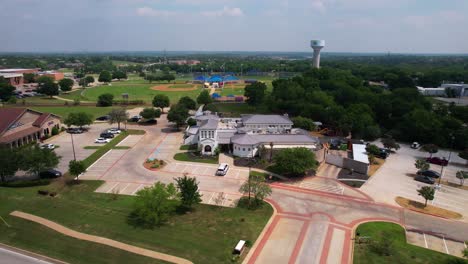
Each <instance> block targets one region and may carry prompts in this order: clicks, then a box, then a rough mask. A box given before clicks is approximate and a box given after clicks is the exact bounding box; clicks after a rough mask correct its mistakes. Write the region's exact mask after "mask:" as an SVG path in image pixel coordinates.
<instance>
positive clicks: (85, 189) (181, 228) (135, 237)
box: [0, 181, 273, 264]
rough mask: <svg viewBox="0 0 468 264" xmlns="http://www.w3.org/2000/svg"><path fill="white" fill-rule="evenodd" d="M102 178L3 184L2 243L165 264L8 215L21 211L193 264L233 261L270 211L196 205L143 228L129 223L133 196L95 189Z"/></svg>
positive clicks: (89, 258) (79, 257)
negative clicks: (238, 248) (42, 192)
mask: <svg viewBox="0 0 468 264" xmlns="http://www.w3.org/2000/svg"><path fill="white" fill-rule="evenodd" d="M101 184H102V182H100V181H83V182H81V183H80V184H76V185H63V184H60V182H54V183H52V184H51V185H50V186H41V187H28V188H6V187H0V200H1V201H2V206H1V207H0V216H2V217H3V218H4V219H5V221H6V222H8V224H9V225H11V226H12V227H10V228H9V227H7V226H6V225H4V224H3V223H2V222H0V232H1V234H2V235H1V236H0V242H2V243H6V244H11V245H14V246H17V247H21V248H25V249H28V250H31V251H34V252H38V253H42V254H45V255H49V256H51V257H55V258H58V259H62V260H65V261H68V262H70V263H161V262H156V261H153V262H151V261H150V260H149V259H147V258H142V257H138V256H134V255H131V254H128V253H126V252H122V251H118V250H115V249H112V248H108V247H105V246H100V245H98V244H94V243H89V242H84V241H79V240H75V239H71V238H68V237H64V236H62V235H60V234H58V233H56V232H54V231H52V230H50V229H47V228H44V227H41V226H40V225H37V224H34V223H32V222H29V221H26V220H22V219H19V218H16V217H13V216H10V215H9V213H10V212H12V211H14V210H20V211H24V212H27V213H31V214H35V215H38V216H41V217H45V218H47V219H49V220H52V221H55V222H57V223H59V224H62V225H64V226H66V227H69V228H71V229H74V230H76V231H79V232H84V233H87V234H92V235H98V236H104V237H107V238H111V239H115V240H118V241H121V242H123V243H128V244H131V245H135V246H139V247H143V248H147V249H151V250H156V251H159V252H163V253H167V254H172V255H176V256H179V257H183V258H186V259H189V260H191V261H193V262H194V263H203V264H204V263H230V259H231V256H232V255H231V251H232V249H233V247H234V246H235V245H236V243H237V242H238V241H239V239H244V240H249V241H251V242H252V244H253V243H254V242H255V240H256V239H257V237H258V235H259V234H260V232H261V231H262V229H263V227H264V226H265V224H266V222H267V221H268V219H269V218H270V216H271V215H272V212H273V210H272V208H271V207H270V206H269V205H265V206H263V207H262V208H261V209H258V210H256V211H250V210H246V209H242V208H221V207H216V206H209V205H197V206H196V208H195V210H194V211H193V212H191V213H187V214H176V215H174V216H172V217H171V218H170V220H169V222H168V223H167V224H165V225H163V226H161V227H157V228H154V229H152V230H150V229H141V228H138V227H133V226H131V225H129V224H128V223H127V217H128V215H129V214H130V212H131V211H132V205H133V202H134V197H133V196H126V195H121V196H118V197H117V199H114V198H115V196H114V195H112V194H103V193H95V192H94V190H95V189H96V188H97V187H99V186H100V185H101ZM39 189H48V190H54V191H58V194H59V195H58V196H57V197H55V198H52V197H45V196H40V195H37V190H39Z"/></svg>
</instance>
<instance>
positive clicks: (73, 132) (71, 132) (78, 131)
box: [67, 128, 83, 134]
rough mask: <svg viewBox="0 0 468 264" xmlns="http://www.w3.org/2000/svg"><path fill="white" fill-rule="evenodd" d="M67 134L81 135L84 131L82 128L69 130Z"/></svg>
mask: <svg viewBox="0 0 468 264" xmlns="http://www.w3.org/2000/svg"><path fill="white" fill-rule="evenodd" d="M67 132H68V133H70V134H81V133H83V130H82V129H80V128H69V129H67Z"/></svg>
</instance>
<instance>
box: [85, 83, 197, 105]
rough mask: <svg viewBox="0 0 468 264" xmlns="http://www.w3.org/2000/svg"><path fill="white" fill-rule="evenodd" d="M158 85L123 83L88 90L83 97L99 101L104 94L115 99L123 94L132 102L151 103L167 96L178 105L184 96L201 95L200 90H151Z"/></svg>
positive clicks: (193, 96) (194, 96)
mask: <svg viewBox="0 0 468 264" xmlns="http://www.w3.org/2000/svg"><path fill="white" fill-rule="evenodd" d="M156 85H158V84H155V83H152V84H149V83H144V84H143V83H140V84H128V83H126V82H122V83H120V84H118V85H115V84H114V83H113V84H112V86H98V87H93V88H87V89H86V91H85V92H84V94H83V96H84V97H85V98H87V99H88V100H90V101H97V98H98V97H99V95H101V94H104V93H110V94H113V95H114V99H117V100H119V99H122V94H123V93H128V94H129V99H130V100H143V101H145V102H151V101H152V100H153V98H154V96H155V95H156V94H165V95H167V96H168V97H169V99H170V100H171V103H177V101H178V100H179V99H180V98H181V97H183V96H189V97H191V98H196V97H197V96H198V94H199V93H200V91H201V90H200V89H197V90H194V91H174V92H171V91H156V90H152V89H150V88H151V87H153V86H156Z"/></svg>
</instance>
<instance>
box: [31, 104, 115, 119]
mask: <svg viewBox="0 0 468 264" xmlns="http://www.w3.org/2000/svg"><path fill="white" fill-rule="evenodd" d="M30 108H31V109H34V110H37V111H40V112H47V113H52V114H56V115H59V116H61V117H62V118H65V117H67V116H68V114H70V113H72V112H85V113H88V114H91V115H93V118H96V117H99V116H102V115H106V114H107V113H109V112H110V111H111V110H112V107H96V106H57V107H55V106H31V107H30Z"/></svg>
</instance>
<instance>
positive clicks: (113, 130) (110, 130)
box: [107, 128, 122, 134]
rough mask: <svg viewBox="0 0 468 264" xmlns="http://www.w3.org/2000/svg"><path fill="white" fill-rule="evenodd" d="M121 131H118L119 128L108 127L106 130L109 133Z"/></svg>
mask: <svg viewBox="0 0 468 264" xmlns="http://www.w3.org/2000/svg"><path fill="white" fill-rule="evenodd" d="M121 132H122V131H120V129H117V128H110V129H108V130H107V133H111V134H120V133H121Z"/></svg>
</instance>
